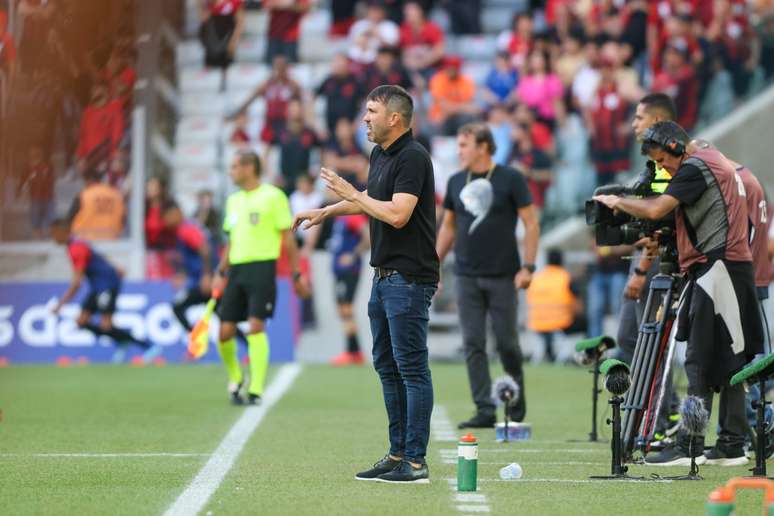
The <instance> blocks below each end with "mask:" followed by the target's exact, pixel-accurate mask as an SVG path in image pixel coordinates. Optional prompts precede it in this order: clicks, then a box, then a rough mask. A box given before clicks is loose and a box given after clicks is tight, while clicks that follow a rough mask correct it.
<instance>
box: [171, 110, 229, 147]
mask: <svg viewBox="0 0 774 516" xmlns="http://www.w3.org/2000/svg"><path fill="white" fill-rule="evenodd" d="M220 131H221V123H220V118H219V117H213V116H186V117H183V118H182V119H181V120H180V122H179V123H178V124H177V138H176V141H177V142H178V143H181V142H187V143H207V142H214V141H216V139H217V138H218V136H219V134H220Z"/></svg>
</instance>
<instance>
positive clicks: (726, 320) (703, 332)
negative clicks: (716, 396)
mask: <svg viewBox="0 0 774 516" xmlns="http://www.w3.org/2000/svg"><path fill="white" fill-rule="evenodd" d="M688 140H689V138H688V135H687V134H686V133H685V131H684V130H683V129H682V127H680V126H679V125H677V124H676V123H674V122H659V123H657V124H654V125H653V127H651V128H650V129H648V130H647V131H646V132H645V134H644V136H643V141H642V152H643V153H645V154H647V155H648V156H650V158H651V159H652V160H653V161H655V162H656V164H657V165H659V166H662V167H663V168H665V169H666V170H667V171H668V172H669V173H670V174H671V175H672V181H671V182H670V184H669V186H668V187H667V188H666V190H665V191H664V194H663V195H660V196H658V197H652V198H649V199H626V198H623V197H618V196H613V195H599V196H595V197H594V200H596V201H598V202H601V203H603V204H605V205H606V206H608V207H609V208H611V209H613V210H621V211H624V212H626V213H628V214H630V215H632V216H634V217H636V218H641V219H650V220H660V219H662V218H664V217H665V216H666V215H668V214H669V213H670V212H672V211H675V210H676V217H675V219H676V232H677V248H678V254H679V259H680V269H681V270H682V271H683V272H685V273H686V274H687V278H688V282H687V284H686V287H685V290H684V291H683V293H682V295H681V304H680V307H679V308H678V320H677V323H676V324H677V325H678V331H677V336H676V338H677V340H687V350H686V361H685V369H686V373H687V376H688V394H691V395H696V396H699V397H701V398H702V399H703V400H704V406H705V407H706V408H707V411H710V410H711V408H712V396H713V391H717V390H721V395H720V414H719V426H720V431H719V432H718V439H717V443H716V445H715V447H714V448H713V449H712V450H710V451H708V452H707V454H706V456H703V455H702V450H703V449H704V436H703V435H701V436H690V435H688V433H687V432H686V431H684V430H681V431H680V432H679V433H678V437H677V441H676V443H675V444H674V445H670V446H668V447H666V448H664V450H663V451H661V452H660V453H658V454H655V455H653V454H651V455H649V456H648V457H646V459H645V463H646V464H652V465H660V466H672V465H688V464H689V463H690V457H689V453H690V454H692V455H694V456H697V457H698V458H699V461H698V462H699V463H700V464H701V463H704V462H707V463H708V464H718V465H727V466H731V465H741V464H746V463H747V458H746V457H745V454H744V439H745V433H746V430H747V423H746V420H745V413H744V389H743V388H742V386H741V385H737V386H734V387H731V386H729V385H728V378H729V377H730V375H731V373H732V372H734V371H736V370H738V369H740V368H741V367H742V366H744V364H746V363H747V362H748V361H749V360H750V359H752V357H753V356H754V355H755V354H756V353H760V351H761V342H762V341H763V335H762V331H761V330H762V327H761V319H760V314H759V312H758V310H757V309H756V305H757V299H756V293H755V283H754V280H753V268H752V255H751V253H750V247H749V244H748V241H747V236H748V229H747V227H748V226H747V224H748V221H747V206H746V196H745V191H744V185H743V184H742V182H741V179H740V178H739V177H738V176H737V174H736V172H735V170H734V168H733V166H732V165H731V164H730V163H729V161H728V160H727V159H726V158H725V157H724V156H723V155H722V154H721V153H720V152H718V151H717V150H714V149H701V150H698V151H696V152H695V153H694V154H692V155H690V156H689V155H688V154H687V152H686V146H687V145H688ZM732 293H733V294H734V295H733V296H732V295H730V294H732Z"/></svg>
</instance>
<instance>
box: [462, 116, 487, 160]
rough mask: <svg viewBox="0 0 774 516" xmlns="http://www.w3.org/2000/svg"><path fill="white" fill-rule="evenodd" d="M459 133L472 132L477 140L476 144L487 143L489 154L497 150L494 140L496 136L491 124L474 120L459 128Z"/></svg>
mask: <svg viewBox="0 0 774 516" xmlns="http://www.w3.org/2000/svg"><path fill="white" fill-rule="evenodd" d="M457 134H471V135H473V138H474V139H475V141H476V145H479V144H481V143H486V145H487V147H488V148H489V155H490V156H491V155H493V154H494V153H495V152H496V151H497V145H496V144H495V141H494V136H493V135H492V131H491V130H490V129H489V126H487V125H486V124H482V123H480V122H472V123H469V124H465V125H463V126H462V127H460V128H459V130H458V131H457Z"/></svg>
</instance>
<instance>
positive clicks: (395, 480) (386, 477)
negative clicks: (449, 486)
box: [376, 460, 430, 484]
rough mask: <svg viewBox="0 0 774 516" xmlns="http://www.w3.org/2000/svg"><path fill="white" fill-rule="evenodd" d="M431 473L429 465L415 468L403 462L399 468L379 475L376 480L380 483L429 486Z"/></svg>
mask: <svg viewBox="0 0 774 516" xmlns="http://www.w3.org/2000/svg"><path fill="white" fill-rule="evenodd" d="M428 476H429V472H428V469H427V464H422V466H420V467H419V468H415V467H414V466H412V465H411V463H410V462H408V461H405V460H404V461H401V463H400V465H398V467H397V468H395V469H393V470H392V471H390V472H389V473H384V474H382V475H379V476H378V477H377V478H376V480H378V481H379V482H389V483H391V484H429V483H430V479H429V478H428Z"/></svg>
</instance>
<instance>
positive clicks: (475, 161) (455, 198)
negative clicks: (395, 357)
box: [436, 123, 540, 428]
mask: <svg viewBox="0 0 774 516" xmlns="http://www.w3.org/2000/svg"><path fill="white" fill-rule="evenodd" d="M457 149H458V151H457V152H458V154H459V157H460V164H461V165H462V168H463V169H462V171H461V172H457V173H456V174H454V175H453V176H452V177H451V178H449V183H448V185H447V187H446V198H445V199H444V202H443V207H444V218H443V225H442V226H441V231H440V233H439V234H438V243H437V247H436V250H437V252H438V256H439V257H440V259H441V260H443V258H444V257H445V256H446V255H447V254H448V252H449V251H450V250H451V247H452V245H454V259H455V273H456V274H457V306H458V309H459V313H460V314H461V315H462V314H464V317H462V316H461V317H460V326H461V327H462V339H463V343H464V347H465V362H466V364H467V367H468V379H469V380H470V390H471V394H472V395H473V401H474V402H475V404H476V414H475V415H474V416H473V417H472V418H471V419H470V420H468V421H465V422H463V423H460V425H459V428H491V427H492V426H494V423H495V420H496V418H495V404H494V402H493V401H492V397H491V390H492V380H491V377H490V376H489V359H488V357H487V354H486V316H487V314H489V316H490V317H491V318H492V326H493V328H494V333H495V341H496V343H497V352H498V353H499V354H500V360H501V361H502V363H503V368H504V369H505V371H506V372H507V373H508V374H509V375H511V376H512V377H513V379H514V380H515V381H516V382H517V383H518V384H519V387H520V388H521V389H520V391H521V394H520V396H519V400H518V403H517V404H516V405H514V406H513V407H511V408H510V414H509V415H510V418H511V419H512V420H514V421H522V420H523V419H524V415H525V413H526V403H525V400H524V375H523V372H522V367H521V362H522V355H521V349H520V348H519V341H518V334H517V333H516V289H518V288H524V289H526V288H527V287H529V284H530V282H531V281H532V273H533V272H535V265H534V264H535V255H536V253H537V245H538V238H539V237H540V227H539V225H538V219H537V214H536V211H535V207H534V206H533V205H532V196H531V195H530V193H529V189H528V188H527V183H526V181H525V180H524V177H523V176H522V175H521V173H519V172H518V171H517V170H515V169H512V168H509V167H503V166H500V165H497V164H496V163H495V162H494V161H492V155H493V154H494V152H495V143H494V138H493V136H492V132H491V131H490V130H489V128H488V127H487V126H486V125H484V124H478V123H473V124H467V125H464V126H462V127H461V128H460V130H459V132H458V134H457ZM519 219H521V221H522V223H523V224H524V227H525V229H526V233H525V237H524V254H525V258H526V263H524V264H523V265H522V263H521V260H520V258H519V249H518V246H517V242H516V225H517V223H518V221H519Z"/></svg>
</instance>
